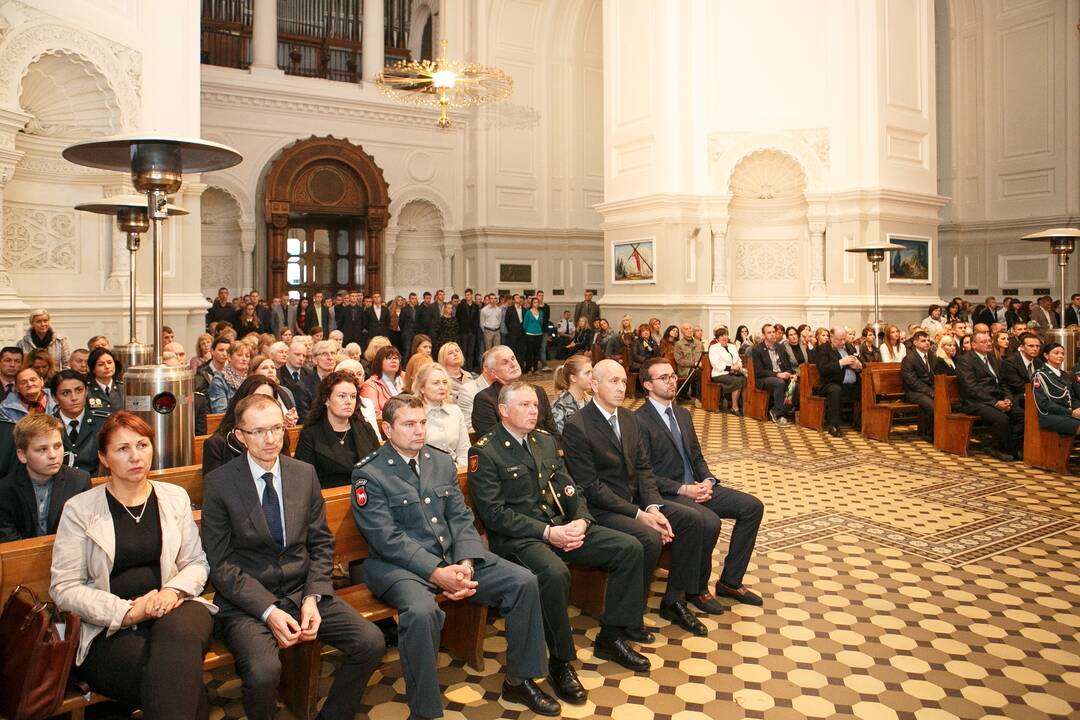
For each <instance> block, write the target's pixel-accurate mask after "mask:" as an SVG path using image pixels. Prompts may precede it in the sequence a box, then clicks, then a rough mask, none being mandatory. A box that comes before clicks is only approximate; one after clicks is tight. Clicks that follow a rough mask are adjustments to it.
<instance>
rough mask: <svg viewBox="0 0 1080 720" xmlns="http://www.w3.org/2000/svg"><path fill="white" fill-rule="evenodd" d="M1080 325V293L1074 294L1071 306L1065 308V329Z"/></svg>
mask: <svg viewBox="0 0 1080 720" xmlns="http://www.w3.org/2000/svg"><path fill="white" fill-rule="evenodd" d="M1070 325H1080V293H1073V294H1072V298H1071V300H1070V302H1069V306H1068V307H1067V308H1065V327H1069V326H1070Z"/></svg>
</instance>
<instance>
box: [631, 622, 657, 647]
mask: <svg viewBox="0 0 1080 720" xmlns="http://www.w3.org/2000/svg"><path fill="white" fill-rule="evenodd" d="M623 637H625V638H626V639H627V640H629V641H631V642H636V643H638V644H640V645H649V644H651V643H654V642H656V636H655V635H653V634H652V633H651V632H649V631H648V630H646V629H645V626H644V625H642V626H641V627H636V628H626V629H625V630H623Z"/></svg>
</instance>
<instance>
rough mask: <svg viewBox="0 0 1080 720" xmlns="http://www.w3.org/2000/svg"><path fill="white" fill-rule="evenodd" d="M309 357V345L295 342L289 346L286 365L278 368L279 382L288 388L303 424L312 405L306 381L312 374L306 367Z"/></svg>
mask: <svg viewBox="0 0 1080 720" xmlns="http://www.w3.org/2000/svg"><path fill="white" fill-rule="evenodd" d="M306 357H307V345H305V344H304V342H303V341H302V340H293V341H292V344H291V345H289V354H288V356H287V357H286V358H285V364H284V365H282V366H281V367H279V368H278V371H277V374H278V382H280V383H281V384H282V385H283V386H285V387H286V388H288V389H289V390H290V391H291V392H292V394H293V400H294V401H295V402H296V416H297V417H298V418H300V423H301V424H303V422H304V420H305V419H306V418H307V416H308V408H309V406H310V404H311V398H312V395H311V391H310V390H308V388H307V385H306V384H305V383H304V379H305V378H307V376H308V375H309V374H311V372H312V371H311V370H308V369H307V368H305V367H304V360H305V358H306Z"/></svg>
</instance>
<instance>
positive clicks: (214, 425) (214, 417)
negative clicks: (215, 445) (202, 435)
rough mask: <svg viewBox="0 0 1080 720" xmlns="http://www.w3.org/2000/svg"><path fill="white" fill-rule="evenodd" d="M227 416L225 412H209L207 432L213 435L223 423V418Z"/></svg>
mask: <svg viewBox="0 0 1080 720" xmlns="http://www.w3.org/2000/svg"><path fill="white" fill-rule="evenodd" d="M223 417H225V413H209V414H207V416H206V434H207V435H213V434H214V432H215V431H216V430H217V429H218V426H219V425H221V419H222V418H223Z"/></svg>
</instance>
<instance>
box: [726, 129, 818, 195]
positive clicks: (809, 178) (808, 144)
mask: <svg viewBox="0 0 1080 720" xmlns="http://www.w3.org/2000/svg"><path fill="white" fill-rule="evenodd" d="M709 145H710V155H711V157H710V161H711V162H710V164H711V166H712V169H711V173H710V174H711V175H712V178H713V182H714V184H715V187H716V188H717V190H719V191H720V192H723V193H726V192H728V188H729V187H730V184H731V175H732V173H733V172H734V171H735V168H736V167H737V166H738V165H739V163H740V162H742V160H743V159H744V158H746V157H747V156H748V155H752V154H753V153H755V152H759V151H761V150H775V151H777V152H780V153H783V154H784V155H789V156H791V157H792V158H794V160H795V161H796V162H797V163H798V164H799V165H800V167H801V168H802V171H803V174H804V175H805V176H806V192H807V193H827V192H828V184H829V175H828V162H829V138H828V132H827V131H825V130H803V131H793V132H791V133H760V134H759V133H738V134H734V135H731V134H723V133H716V134H713V135H711V136H710V137H709Z"/></svg>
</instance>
